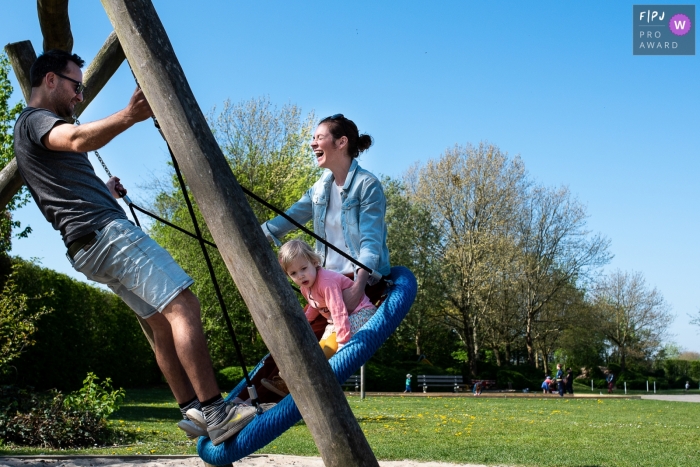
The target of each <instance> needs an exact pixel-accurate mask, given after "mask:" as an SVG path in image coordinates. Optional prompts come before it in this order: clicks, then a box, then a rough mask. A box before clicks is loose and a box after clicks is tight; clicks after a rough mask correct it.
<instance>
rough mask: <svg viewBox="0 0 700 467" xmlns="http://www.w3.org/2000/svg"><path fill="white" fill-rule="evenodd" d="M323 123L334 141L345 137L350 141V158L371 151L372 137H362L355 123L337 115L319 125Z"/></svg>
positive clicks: (327, 118) (341, 115)
mask: <svg viewBox="0 0 700 467" xmlns="http://www.w3.org/2000/svg"><path fill="white" fill-rule="evenodd" d="M322 123H323V124H325V125H326V126H327V127H328V131H330V132H331V135H333V139H339V138H341V137H343V136H345V137H346V138H347V139H348V154H349V155H350V157H353V158H355V157H357V156H359V155H360V153H361V152H363V151H366V150H367V149H369V147H370V146H372V143H373V142H374V140H373V139H372V137H371V136H370V135H366V134H362V135H361V134H360V132H359V131H358V129H357V125H355V122H353V121H352V120H350V119H349V118H345V116H344V115H343V114H335V115H332V116H330V117H326V118H324V119H323V120H321V121H320V122H318V124H319V125H320V124H322Z"/></svg>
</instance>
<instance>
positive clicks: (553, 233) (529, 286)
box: [517, 186, 610, 364]
mask: <svg viewBox="0 0 700 467" xmlns="http://www.w3.org/2000/svg"><path fill="white" fill-rule="evenodd" d="M523 201H524V203H523V205H522V206H521V209H520V216H519V221H518V226H517V230H518V236H519V245H518V246H519V251H520V252H521V257H520V259H519V261H518V262H519V264H520V267H521V271H520V274H518V287H519V289H520V292H519V294H520V296H521V306H522V307H523V310H524V311H525V323H524V324H525V342H526V345H527V350H528V360H529V361H530V363H531V364H532V363H535V350H536V343H535V334H536V331H535V326H536V323H537V321H538V319H539V314H540V313H542V312H544V310H545V307H546V306H547V304H548V303H549V302H550V301H553V300H556V299H557V297H558V296H559V294H561V293H563V292H564V291H565V289H566V288H567V287H569V286H570V285H571V283H572V281H576V280H581V279H583V278H584V277H585V276H586V274H587V273H588V272H590V271H592V270H594V269H595V268H597V267H600V266H602V265H604V264H606V263H607V262H608V261H609V260H610V254H609V253H608V246H609V244H610V242H609V240H608V239H606V238H605V237H603V236H602V235H592V234H591V232H590V231H589V230H588V229H587V228H586V218H587V217H588V215H587V213H586V209H585V206H583V205H582V204H581V203H579V202H578V201H577V200H576V199H574V197H573V196H572V195H571V193H570V192H569V190H568V189H567V188H565V187H562V188H556V189H552V188H547V187H542V186H535V187H533V188H532V189H530V190H529V191H528V192H527V193H526V195H525V196H524V197H523ZM540 336H542V334H540ZM540 347H542V346H541V345H540Z"/></svg>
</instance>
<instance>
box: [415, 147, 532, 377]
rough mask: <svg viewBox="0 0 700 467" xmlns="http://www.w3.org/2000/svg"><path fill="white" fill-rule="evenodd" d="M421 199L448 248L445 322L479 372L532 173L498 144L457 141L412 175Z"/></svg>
mask: <svg viewBox="0 0 700 467" xmlns="http://www.w3.org/2000/svg"><path fill="white" fill-rule="evenodd" d="M406 179H407V180H409V183H410V190H411V193H412V196H413V197H414V200H415V202H417V203H419V204H420V205H422V206H423V208H424V209H425V210H426V212H430V213H431V216H432V221H433V224H434V225H435V226H436V227H437V228H438V232H439V242H438V244H439V245H440V246H441V247H442V248H443V249H444V253H443V255H442V264H441V269H442V273H441V275H440V281H441V286H442V289H443V291H444V294H445V295H444V296H445V299H446V306H445V307H444V314H443V316H444V320H445V324H446V325H447V326H449V327H450V328H451V329H454V330H455V332H456V333H457V335H458V336H459V338H460V340H461V341H462V343H463V345H464V349H465V351H466V352H467V355H468V362H469V367H470V372H471V373H472V374H473V375H477V372H478V369H477V362H478V359H479V354H480V345H481V336H480V335H479V330H480V328H481V320H482V319H483V317H484V316H485V314H486V313H487V311H488V310H489V309H490V307H491V300H492V298H493V296H494V293H495V291H496V290H497V289H498V288H499V287H500V282H499V281H500V277H499V276H500V275H499V271H500V270H502V269H503V268H504V267H506V266H507V264H506V263H507V261H508V258H510V257H512V250H513V248H514V245H515V240H514V238H513V231H514V229H513V227H514V225H515V219H516V216H517V214H518V213H519V211H518V208H519V206H520V198H521V196H522V193H523V191H524V188H525V185H526V182H527V179H526V174H525V167H524V165H523V163H522V161H521V160H520V159H519V158H517V157H516V158H510V157H508V155H507V154H505V153H503V152H501V151H500V149H499V148H498V147H496V146H493V145H489V144H484V143H482V144H480V145H479V146H471V145H467V146H455V147H454V148H453V149H451V150H447V151H445V153H444V154H443V155H442V156H441V157H440V158H439V159H437V160H431V161H428V162H427V163H426V164H425V166H423V167H415V168H413V169H412V171H410V172H409V173H408V174H407V175H406Z"/></svg>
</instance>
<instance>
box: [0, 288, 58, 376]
mask: <svg viewBox="0 0 700 467" xmlns="http://www.w3.org/2000/svg"><path fill="white" fill-rule="evenodd" d="M28 301H29V297H27V295H26V294H24V293H22V292H21V291H20V290H19V288H18V287H17V284H16V283H15V279H14V276H13V275H10V277H9V278H8V279H7V280H6V281H5V286H4V288H3V291H2V294H0V374H5V373H7V372H8V371H9V370H10V368H11V365H10V362H12V361H13V360H15V359H16V358H18V357H19V356H20V355H21V354H22V352H24V351H25V350H26V349H27V348H28V347H30V346H32V345H34V344H35V340H34V334H35V333H36V330H37V321H38V320H39V318H40V317H41V316H42V315H45V314H46V313H48V312H49V311H50V310H49V309H47V307H45V306H41V307H39V308H38V309H34V310H32V309H30V307H29V306H28Z"/></svg>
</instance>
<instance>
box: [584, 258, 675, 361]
mask: <svg viewBox="0 0 700 467" xmlns="http://www.w3.org/2000/svg"><path fill="white" fill-rule="evenodd" d="M592 301H593V304H594V306H595V310H596V313H597V317H598V323H599V328H600V330H601V332H602V333H603V334H604V336H605V338H606V340H607V341H608V343H609V345H610V346H611V347H612V348H613V356H615V357H617V359H618V361H619V363H620V368H621V370H622V371H625V368H626V365H627V363H628V361H629V360H630V359H638V360H645V359H650V358H651V357H652V356H653V354H654V353H655V352H657V351H658V350H659V349H660V348H661V342H662V339H663V338H664V336H665V333H666V330H667V329H668V326H669V325H670V324H671V322H672V321H673V315H672V314H671V312H670V308H669V306H668V304H667V303H666V301H665V300H664V298H663V296H662V295H661V293H660V292H659V291H658V290H657V289H656V288H649V287H648V286H647V284H646V282H645V280H644V277H643V275H642V274H641V273H640V272H633V273H628V272H622V271H620V270H617V271H614V272H613V273H611V274H610V275H608V276H606V277H604V278H602V279H601V280H600V281H599V282H598V283H597V284H596V286H595V287H594V289H593V291H592Z"/></svg>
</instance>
